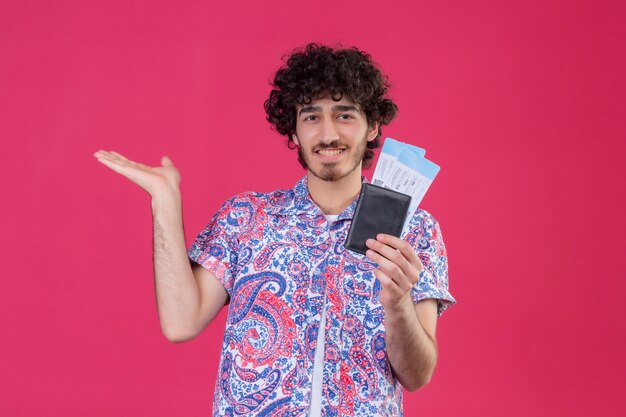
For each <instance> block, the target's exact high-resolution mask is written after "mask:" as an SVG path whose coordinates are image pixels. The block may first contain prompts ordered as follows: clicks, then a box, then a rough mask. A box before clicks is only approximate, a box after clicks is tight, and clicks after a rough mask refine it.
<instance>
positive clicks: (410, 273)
mask: <svg viewBox="0 0 626 417" xmlns="http://www.w3.org/2000/svg"><path fill="white" fill-rule="evenodd" d="M365 244H366V245H367V246H368V247H369V248H370V249H372V250H374V251H375V252H378V253H379V254H380V255H382V256H383V257H384V258H386V259H388V260H389V261H391V262H393V263H394V264H395V265H397V266H398V267H399V268H400V269H401V270H402V273H403V274H404V275H406V277H407V278H408V279H409V280H410V281H411V283H413V284H414V283H416V282H417V280H418V279H419V269H418V268H417V267H416V265H414V264H411V263H410V262H409V261H408V260H407V259H406V258H405V256H404V255H403V254H402V252H400V251H398V250H396V249H394V248H392V247H391V246H389V245H386V244H384V243H382V242H379V241H378V240H374V239H368V240H367V241H366V242H365Z"/></svg>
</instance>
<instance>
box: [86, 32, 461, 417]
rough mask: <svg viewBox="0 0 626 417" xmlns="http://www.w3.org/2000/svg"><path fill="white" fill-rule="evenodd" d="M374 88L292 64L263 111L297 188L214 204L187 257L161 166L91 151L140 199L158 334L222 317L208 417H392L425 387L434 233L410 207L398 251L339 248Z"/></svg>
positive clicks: (357, 74) (325, 65)
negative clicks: (290, 154) (142, 194)
mask: <svg viewBox="0 0 626 417" xmlns="http://www.w3.org/2000/svg"><path fill="white" fill-rule="evenodd" d="M386 91H387V84H386V82H385V78H384V76H383V75H382V74H381V72H380V71H379V70H378V69H377V68H376V67H375V66H374V65H373V63H372V62H371V59H370V57H369V55H367V54H366V53H364V52H361V51H359V50H358V49H356V48H352V49H348V50H333V49H332V48H328V47H324V46H319V45H315V44H309V45H307V47H306V48H305V49H304V50H302V51H296V52H294V53H293V54H292V55H291V56H290V57H289V59H288V60H287V63H286V65H285V66H284V67H283V68H281V69H280V70H279V71H278V72H277V73H276V77H275V80H274V89H273V90H272V92H271V93H270V98H269V99H268V100H267V102H266V103H265V109H266V112H267V118H268V121H270V123H272V124H273V125H274V126H275V128H276V130H277V131H278V132H280V133H282V134H285V135H287V136H288V138H289V142H288V143H289V145H290V147H297V149H298V157H299V161H300V163H301V164H302V166H303V167H304V168H305V169H306V171H307V174H306V176H305V177H303V178H302V179H301V180H300V181H298V183H297V184H296V185H295V187H294V188H293V189H290V190H277V191H274V192H271V193H255V192H248V193H242V194H239V195H237V196H235V197H233V198H231V199H230V200H228V201H226V202H225V203H224V204H223V206H222V207H221V208H220V209H219V210H218V212H217V213H216V214H215V216H214V217H213V219H212V220H211V221H210V222H209V224H208V225H207V226H206V228H205V229H204V230H203V231H202V232H201V233H200V234H199V235H198V236H197V238H196V239H195V241H194V243H193V245H192V246H191V248H190V249H189V250H188V251H187V250H186V247H185V239H184V232H183V225H182V213H181V196H180V191H179V182H180V175H179V174H178V171H177V170H176V168H175V167H174V166H173V164H172V162H171V161H170V160H169V158H167V157H163V158H162V161H161V165H162V166H160V167H147V166H145V165H142V164H138V163H135V162H132V161H129V160H128V159H126V158H125V157H123V156H122V155H119V154H117V153H115V152H104V151H99V152H97V153H96V157H97V158H98V160H99V161H100V162H102V163H104V164H105V165H107V166H108V167H110V168H111V169H113V170H115V171H116V172H119V173H120V174H122V175H125V176H126V177H128V178H129V179H131V180H132V181H134V182H135V183H137V184H138V185H140V186H141V187H142V188H144V189H145V190H146V191H148V193H149V194H150V195H151V196H152V209H153V217H154V263H155V285H156V292H157V305H158V310H159V319H160V321H161V326H162V330H163V333H164V334H165V336H166V337H167V338H168V339H169V340H171V341H175V342H181V341H186V340H189V339H192V338H194V337H195V336H196V335H198V334H199V333H200V332H201V331H202V330H203V329H204V328H205V327H206V326H207V325H208V324H209V323H210V322H211V320H213V318H214V317H215V316H216V314H217V313H218V312H219V310H220V309H221V308H222V307H223V306H224V305H226V304H229V306H228V319H227V324H226V329H225V334H224V340H223V346H222V354H221V359H220V368H219V375H218V380H217V383H216V387H215V399H214V404H213V413H214V415H216V416H218V415H219V416H221V415H249V416H255V415H259V416H261V415H262V416H279V415H280V416H283V415H289V416H307V415H308V416H320V415H325V416H331V415H333V416H341V415H353V416H372V415H385V416H397V415H401V414H402V387H404V388H406V389H407V390H410V391H413V390H416V389H418V388H419V387H421V386H423V385H424V384H426V383H428V382H429V381H430V378H431V376H432V374H433V371H434V369H435V365H436V362H437V343H436V338H435V328H436V320H437V316H438V315H440V314H441V313H442V312H443V310H444V309H445V308H447V307H448V306H449V305H450V304H452V303H454V302H455V301H454V299H453V298H452V296H451V295H450V293H449V292H448V273H447V257H446V251H445V246H444V244H443V240H442V237H441V230H440V228H439V225H438V223H437V222H436V220H435V219H434V218H433V217H432V216H431V215H430V214H429V213H427V212H426V211H424V210H418V211H417V213H416V214H415V215H414V216H413V218H412V219H411V222H410V224H409V231H408V233H406V234H405V235H404V236H402V239H400V238H397V237H393V236H389V235H379V236H377V237H376V239H369V240H368V241H367V246H368V247H369V250H368V252H367V255H361V254H359V253H356V252H352V251H350V250H346V249H345V247H344V242H345V239H346V236H347V233H348V229H349V228H350V223H351V220H352V216H353V214H354V210H355V206H356V203H357V200H358V195H359V192H360V189H361V185H362V182H363V181H365V179H364V178H363V177H362V176H361V171H362V168H363V166H365V165H368V164H369V163H371V158H372V157H373V151H372V149H374V148H376V147H378V146H379V142H378V140H379V138H380V134H381V125H382V124H387V123H389V122H390V121H391V120H392V119H393V117H394V116H395V114H396V111H397V107H396V105H395V104H394V103H393V102H392V101H391V100H389V99H388V98H385V94H386ZM188 258H189V259H190V260H191V261H192V265H190V262H189V260H188Z"/></svg>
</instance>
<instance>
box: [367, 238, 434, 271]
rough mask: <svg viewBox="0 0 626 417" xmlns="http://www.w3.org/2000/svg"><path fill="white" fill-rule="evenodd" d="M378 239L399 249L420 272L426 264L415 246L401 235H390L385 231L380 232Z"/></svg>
mask: <svg viewBox="0 0 626 417" xmlns="http://www.w3.org/2000/svg"><path fill="white" fill-rule="evenodd" d="M376 240H378V241H380V242H382V243H384V244H386V245H389V246H391V247H392V248H394V249H397V250H399V251H400V253H402V255H404V258H405V259H406V260H407V261H408V262H409V263H410V264H411V265H413V266H414V267H416V268H417V270H418V272H420V271H421V270H422V269H423V268H424V266H423V265H422V261H421V260H420V258H419V257H418V256H417V254H416V253H415V250H414V249H413V247H412V246H411V245H410V244H409V243H408V242H406V241H404V240H402V239H400V238H399V237H396V236H393V235H388V234H385V233H379V234H378V235H377V236H376Z"/></svg>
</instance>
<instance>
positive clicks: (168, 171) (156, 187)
mask: <svg viewBox="0 0 626 417" xmlns="http://www.w3.org/2000/svg"><path fill="white" fill-rule="evenodd" d="M94 156H95V157H96V158H97V159H98V161H100V162H101V163H102V164H104V165H106V166H107V167H109V168H111V169H112V170H113V171H115V172H117V173H118V174H121V175H123V176H125V177H126V178H128V179H129V180H131V181H132V182H134V183H135V184H137V185H139V186H140V187H141V188H143V189H144V190H145V191H146V192H147V193H148V194H150V196H151V197H155V196H156V195H157V194H159V193H162V192H166V191H175V192H179V191H180V173H179V172H178V169H176V167H175V166H174V164H173V163H172V161H171V159H170V158H168V157H167V156H164V157H162V158H161V166H160V167H149V166H147V165H144V164H140V163H138V162H134V161H131V160H130V159H128V158H126V157H125V156H123V155H120V154H119V153H117V152H114V151H109V152H107V151H102V150H100V151H98V152H96V153H95V154H94Z"/></svg>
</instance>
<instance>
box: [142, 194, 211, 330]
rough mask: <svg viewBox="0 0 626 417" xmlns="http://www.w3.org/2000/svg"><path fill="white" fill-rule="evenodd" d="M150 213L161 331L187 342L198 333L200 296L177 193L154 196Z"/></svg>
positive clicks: (179, 197) (179, 198)
mask: <svg viewBox="0 0 626 417" xmlns="http://www.w3.org/2000/svg"><path fill="white" fill-rule="evenodd" d="M152 214H153V223H154V255H153V256H154V258H153V259H154V285H155V292H156V301H157V308H158V312H159V320H160V322H161V329H162V331H163V334H164V335H165V336H166V337H167V338H168V339H169V340H171V341H183V340H187V339H189V338H191V337H193V336H195V334H196V333H197V329H196V328H197V319H198V318H197V316H198V311H199V307H200V293H199V289H198V285H197V283H196V281H195V279H194V276H193V272H192V269H191V265H190V263H189V258H188V257H187V248H186V244H185V234H184V229H183V216H182V204H181V196H180V192H178V191H168V192H163V193H160V194H157V195H155V196H154V197H153V198H152Z"/></svg>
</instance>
